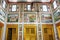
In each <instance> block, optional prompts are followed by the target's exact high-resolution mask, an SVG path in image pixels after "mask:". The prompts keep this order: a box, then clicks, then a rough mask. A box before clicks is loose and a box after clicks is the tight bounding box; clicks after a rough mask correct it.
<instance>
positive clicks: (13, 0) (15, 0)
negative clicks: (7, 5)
mask: <svg viewBox="0 0 60 40" xmlns="http://www.w3.org/2000/svg"><path fill="white" fill-rule="evenodd" d="M17 1H18V0H9V2H17Z"/></svg>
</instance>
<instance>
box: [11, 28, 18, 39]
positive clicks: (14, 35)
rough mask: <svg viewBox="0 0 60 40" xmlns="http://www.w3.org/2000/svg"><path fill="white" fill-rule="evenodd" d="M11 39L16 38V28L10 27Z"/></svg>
mask: <svg viewBox="0 0 60 40" xmlns="http://www.w3.org/2000/svg"><path fill="white" fill-rule="evenodd" d="M12 40H17V36H16V28H12Z"/></svg>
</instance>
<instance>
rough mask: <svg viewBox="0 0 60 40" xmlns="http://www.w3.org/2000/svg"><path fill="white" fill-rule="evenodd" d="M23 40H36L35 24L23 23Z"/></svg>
mask: <svg viewBox="0 0 60 40" xmlns="http://www.w3.org/2000/svg"><path fill="white" fill-rule="evenodd" d="M24 40H37V39H36V25H35V24H25V25H24Z"/></svg>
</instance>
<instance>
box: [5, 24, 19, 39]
mask: <svg viewBox="0 0 60 40" xmlns="http://www.w3.org/2000/svg"><path fill="white" fill-rule="evenodd" d="M6 40H18V25H17V24H7V28H6Z"/></svg>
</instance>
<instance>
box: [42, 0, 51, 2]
mask: <svg viewBox="0 0 60 40" xmlns="http://www.w3.org/2000/svg"><path fill="white" fill-rule="evenodd" d="M41 2H50V0H41Z"/></svg>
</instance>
